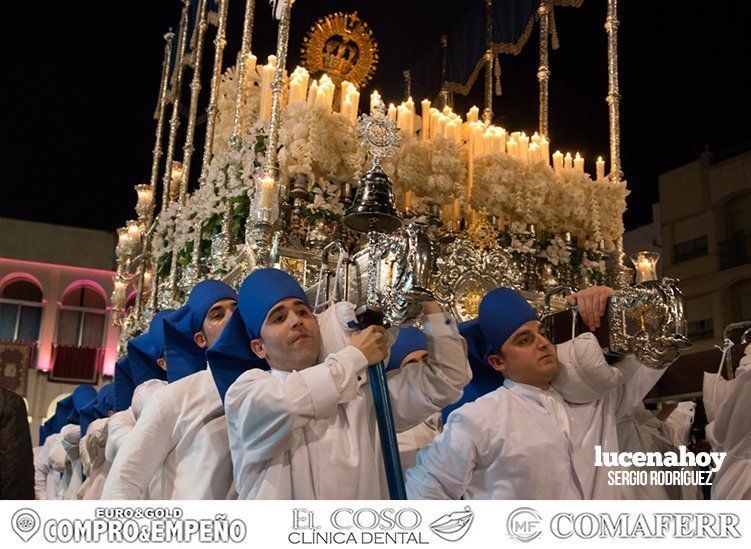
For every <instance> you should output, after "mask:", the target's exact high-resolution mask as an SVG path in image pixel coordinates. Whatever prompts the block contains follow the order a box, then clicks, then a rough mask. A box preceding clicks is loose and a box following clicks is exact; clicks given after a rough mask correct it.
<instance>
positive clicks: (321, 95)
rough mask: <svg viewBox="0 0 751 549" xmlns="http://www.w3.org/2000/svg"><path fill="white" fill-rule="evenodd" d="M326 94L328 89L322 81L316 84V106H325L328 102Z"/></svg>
mask: <svg viewBox="0 0 751 549" xmlns="http://www.w3.org/2000/svg"><path fill="white" fill-rule="evenodd" d="M327 96H328V91H327V89H326V86H325V85H324V83H323V81H322V82H321V83H320V85H319V86H318V92H316V102H315V105H316V107H323V108H327V107H328V104H329V101H328V97H327Z"/></svg>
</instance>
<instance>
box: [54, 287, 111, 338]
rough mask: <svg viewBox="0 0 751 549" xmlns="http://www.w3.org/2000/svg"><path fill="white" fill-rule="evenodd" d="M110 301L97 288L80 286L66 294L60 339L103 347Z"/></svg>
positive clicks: (58, 327)
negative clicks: (108, 302) (107, 309)
mask: <svg viewBox="0 0 751 549" xmlns="http://www.w3.org/2000/svg"><path fill="white" fill-rule="evenodd" d="M106 307H107V302H106V301H105V298H104V296H103V295H102V294H101V293H100V292H98V291H97V290H96V289H95V288H92V287H89V286H85V285H84V286H78V287H76V288H75V289H73V290H71V291H69V292H67V293H66V294H65V295H64V296H63V301H62V304H61V305H60V315H59V318H58V324H57V337H56V343H58V344H59V345H65V346H69V347H101V346H102V341H103V338H104V329H105V320H106V314H105V313H106Z"/></svg>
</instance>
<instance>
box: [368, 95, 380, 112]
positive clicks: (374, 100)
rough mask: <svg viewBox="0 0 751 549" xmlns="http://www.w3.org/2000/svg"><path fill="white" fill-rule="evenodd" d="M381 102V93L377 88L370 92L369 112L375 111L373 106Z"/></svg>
mask: <svg viewBox="0 0 751 549" xmlns="http://www.w3.org/2000/svg"><path fill="white" fill-rule="evenodd" d="M380 102H381V94H380V93H378V90H376V91H374V92H373V93H371V94H370V114H373V113H374V112H375V106H376V105H377V104H378V103H380Z"/></svg>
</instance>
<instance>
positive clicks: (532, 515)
mask: <svg viewBox="0 0 751 549" xmlns="http://www.w3.org/2000/svg"><path fill="white" fill-rule="evenodd" d="M541 524H542V518H541V517H540V513H538V512H537V511H535V510H534V509H532V508H531V507H520V508H519V509H516V510H515V511H514V512H512V513H511V514H510V515H509V517H508V519H506V531H507V532H508V535H509V536H511V537H512V538H514V539H515V540H516V541H523V542H528V541H532V540H533V539H536V538H537V537H538V536H539V535H540V534H541V533H542V528H541Z"/></svg>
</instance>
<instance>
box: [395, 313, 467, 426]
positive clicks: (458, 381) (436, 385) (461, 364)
mask: <svg viewBox="0 0 751 549" xmlns="http://www.w3.org/2000/svg"><path fill="white" fill-rule="evenodd" d="M425 334H426V335H427V339H428V360H427V362H426V363H416V364H410V365H409V366H407V367H405V368H399V369H398V370H395V371H393V372H392V373H391V374H390V375H389V382H388V383H389V393H390V395H391V402H392V406H393V410H394V423H395V425H396V430H397V431H399V432H402V431H405V430H407V429H410V428H412V427H414V426H415V425H418V424H419V423H421V422H423V421H425V420H426V419H427V418H428V417H429V416H430V415H431V414H434V413H435V412H439V411H440V410H442V409H443V408H444V407H445V406H448V405H449V404H453V403H454V402H456V401H457V400H459V399H460V398H461V396H462V390H463V389H464V387H465V386H466V385H467V384H468V383H469V382H470V380H471V379H472V370H471V369H470V367H469V361H468V360H467V342H466V341H465V340H464V338H463V337H462V336H460V335H459V331H458V330H457V328H456V323H455V322H454V321H453V320H452V319H451V317H449V316H448V315H447V314H445V313H444V312H443V310H442V309H441V307H440V305H438V303H436V302H434V301H433V302H430V303H427V304H426V305H425Z"/></svg>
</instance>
